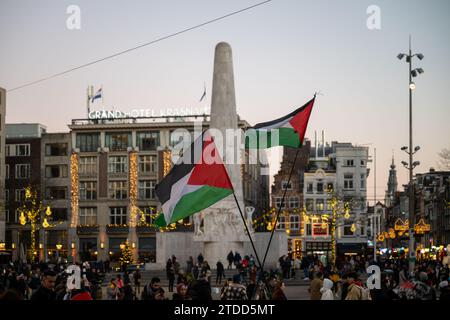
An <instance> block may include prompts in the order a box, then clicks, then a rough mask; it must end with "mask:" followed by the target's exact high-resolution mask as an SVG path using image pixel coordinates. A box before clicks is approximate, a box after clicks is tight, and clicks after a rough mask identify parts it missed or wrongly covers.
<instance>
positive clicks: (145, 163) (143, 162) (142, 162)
mask: <svg viewBox="0 0 450 320" xmlns="http://www.w3.org/2000/svg"><path fill="white" fill-rule="evenodd" d="M139 172H141V173H155V172H156V156H149V155H146V156H139Z"/></svg>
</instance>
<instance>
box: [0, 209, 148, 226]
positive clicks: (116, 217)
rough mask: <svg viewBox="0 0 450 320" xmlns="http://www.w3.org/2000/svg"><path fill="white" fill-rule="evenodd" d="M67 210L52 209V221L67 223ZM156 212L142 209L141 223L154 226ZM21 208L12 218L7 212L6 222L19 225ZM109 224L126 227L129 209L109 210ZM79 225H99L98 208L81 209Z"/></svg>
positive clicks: (140, 213) (140, 211)
mask: <svg viewBox="0 0 450 320" xmlns="http://www.w3.org/2000/svg"><path fill="white" fill-rule="evenodd" d="M67 212H68V209H67V208H52V216H51V219H52V221H66V220H67V219H68V214H67ZM155 212H156V207H140V208H139V221H141V222H144V220H145V223H147V224H152V223H153V219H152V214H154V213H155ZM20 213H21V211H20V208H18V209H16V211H15V212H14V215H13V216H11V215H10V213H9V210H5V215H6V222H10V223H13V222H14V223H19V217H20ZM109 218H110V219H109V223H110V224H119V225H124V224H127V223H128V213H127V207H110V208H109ZM78 224H79V225H96V224H97V208H96V207H81V208H80V209H79V215H78Z"/></svg>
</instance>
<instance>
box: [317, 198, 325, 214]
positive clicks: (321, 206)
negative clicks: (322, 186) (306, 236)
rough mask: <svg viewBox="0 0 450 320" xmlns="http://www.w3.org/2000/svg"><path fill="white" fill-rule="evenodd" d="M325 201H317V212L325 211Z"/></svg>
mask: <svg viewBox="0 0 450 320" xmlns="http://www.w3.org/2000/svg"><path fill="white" fill-rule="evenodd" d="M324 208H325V207H324V200H323V199H317V200H316V210H317V211H321V212H322V211H323V210H324Z"/></svg>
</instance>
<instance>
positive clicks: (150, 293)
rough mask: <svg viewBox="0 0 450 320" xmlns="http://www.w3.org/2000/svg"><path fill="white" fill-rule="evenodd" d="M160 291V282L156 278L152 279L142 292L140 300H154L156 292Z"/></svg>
mask: <svg viewBox="0 0 450 320" xmlns="http://www.w3.org/2000/svg"><path fill="white" fill-rule="evenodd" d="M159 289H161V280H160V279H159V278H158V277H154V278H152V280H151V281H150V283H149V284H148V285H146V286H145V287H144V290H142V297H141V299H142V300H155V294H156V292H157V291H158V290H159Z"/></svg>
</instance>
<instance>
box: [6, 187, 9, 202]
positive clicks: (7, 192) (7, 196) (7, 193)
mask: <svg viewBox="0 0 450 320" xmlns="http://www.w3.org/2000/svg"><path fill="white" fill-rule="evenodd" d="M5 201H6V202H8V201H9V189H6V190H5Z"/></svg>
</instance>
